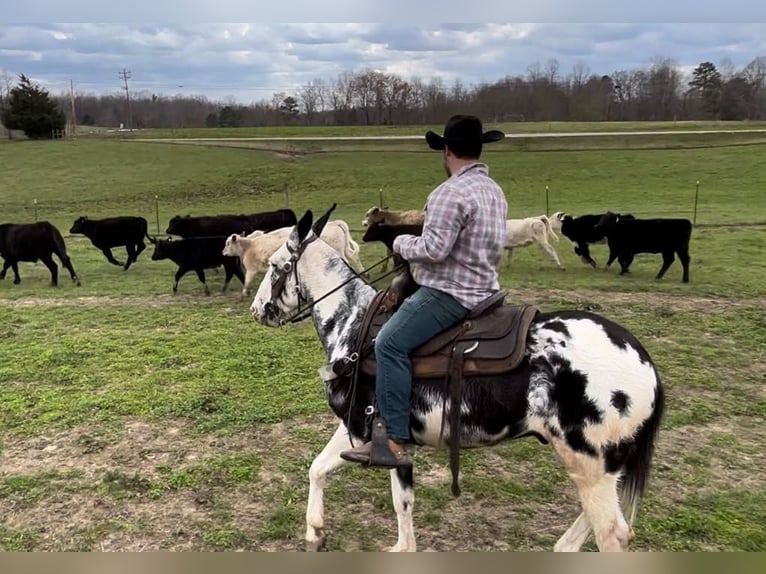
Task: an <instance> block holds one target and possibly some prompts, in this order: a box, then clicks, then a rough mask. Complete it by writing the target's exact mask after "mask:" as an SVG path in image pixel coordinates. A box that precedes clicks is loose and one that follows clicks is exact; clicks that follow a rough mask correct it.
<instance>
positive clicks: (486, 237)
mask: <svg viewBox="0 0 766 574" xmlns="http://www.w3.org/2000/svg"><path fill="white" fill-rule="evenodd" d="M425 209H426V218H425V224H424V225H423V234H422V235H421V236H420V237H417V236H415V235H400V236H399V237H397V238H396V239H395V240H394V245H393V247H394V251H395V252H396V253H399V254H401V255H402V257H404V259H406V260H407V261H411V262H413V263H417V264H418V265H417V267H416V270H415V279H416V280H417V282H418V283H419V284H420V285H424V286H426V287H431V288H433V289H438V290H439V291H444V292H445V293H449V294H450V295H452V296H453V297H454V298H455V299H457V300H458V302H459V303H460V304H461V305H463V307H466V308H467V309H472V308H473V307H475V306H476V305H477V304H478V303H479V302H481V301H482V300H484V299H485V298H487V297H489V296H490V295H492V294H493V293H495V292H497V291H498V290H499V289H500V284H499V283H498V280H497V265H498V263H499V262H500V257H501V255H502V252H503V247H504V246H505V242H506V233H507V232H506V229H505V219H506V217H507V215H508V204H507V202H506V200H505V194H504V193H503V190H502V189H501V188H500V186H499V185H498V184H497V183H495V182H494V181H493V180H492V179H491V178H490V177H489V170H488V168H487V166H486V165H485V164H483V163H472V164H469V165H466V166H465V167H463V168H462V169H460V170H459V171H457V172H455V173H454V174H453V175H452V177H450V178H449V179H448V180H447V181H445V182H444V183H442V184H441V185H439V187H437V188H436V189H434V190H433V191H432V192H431V194H430V195H429V196H428V200H427V201H426V207H425Z"/></svg>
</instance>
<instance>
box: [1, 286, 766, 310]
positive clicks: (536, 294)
mask: <svg viewBox="0 0 766 574" xmlns="http://www.w3.org/2000/svg"><path fill="white" fill-rule="evenodd" d="M217 299H224V300H226V301H239V296H238V295H236V294H234V293H233V292H232V293H230V294H217V295H211V296H209V297H201V296H193V295H154V296H151V297H147V296H128V297H113V296H107V295H98V296H90V297H20V298H18V299H2V298H0V306H3V307H18V308H25V307H101V306H120V305H126V306H132V307H163V306H165V305H171V304H174V303H181V304H189V303H197V304H199V303H206V302H209V301H215V300H217ZM509 299H510V300H511V301H523V302H525V303H534V304H540V303H544V302H546V301H550V300H555V299H560V300H561V301H568V302H574V303H576V304H578V305H580V306H585V307H587V306H588V305H592V304H594V303H595V304H596V305H600V304H606V305H613V304H634V305H635V304H639V305H649V306H652V307H664V308H667V309H670V310H673V311H681V312H690V311H703V312H711V311H715V312H724V311H730V310H732V309H733V308H745V307H764V308H766V297H751V298H727V297H700V296H693V295H679V294H673V293H660V292H627V291H626V292H623V291H597V290H583V289H578V290H572V291H566V290H563V289H511V295H510V298H509Z"/></svg>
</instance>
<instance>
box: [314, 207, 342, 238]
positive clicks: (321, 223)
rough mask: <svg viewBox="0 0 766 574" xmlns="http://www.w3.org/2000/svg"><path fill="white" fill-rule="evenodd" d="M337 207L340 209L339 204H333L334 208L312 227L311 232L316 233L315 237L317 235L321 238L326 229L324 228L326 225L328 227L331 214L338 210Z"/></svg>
mask: <svg viewBox="0 0 766 574" xmlns="http://www.w3.org/2000/svg"><path fill="white" fill-rule="evenodd" d="M336 207H338V204H337V203H333V204H332V207H331V208H330V209H328V210H327V211H326V212H325V213H324V215H322V217H320V218H319V219H317V220H316V221H315V222H314V225H312V226H311V230H312V231H313V232H314V235H316V236H317V237H319V236H320V235H322V230H323V229H324V226H325V225H327V222H328V221H329V219H330V214H331V213H332V212H333V211H335V208H336Z"/></svg>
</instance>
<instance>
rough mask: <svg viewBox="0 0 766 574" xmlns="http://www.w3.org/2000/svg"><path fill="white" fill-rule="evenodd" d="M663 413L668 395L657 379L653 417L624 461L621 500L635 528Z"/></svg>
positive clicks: (643, 427)
mask: <svg viewBox="0 0 766 574" xmlns="http://www.w3.org/2000/svg"><path fill="white" fill-rule="evenodd" d="M664 410H665V391H664V390H663V388H662V382H661V381H660V379H659V376H658V377H657V386H656V387H655V394H654V405H653V408H652V414H651V416H650V417H649V418H648V419H646V421H644V424H643V425H642V426H641V428H640V429H639V431H638V433H637V434H636V437H635V442H634V444H633V448H632V449H631V451H630V453H629V454H628V456H627V458H626V459H625V465H624V471H623V476H622V482H621V486H620V498H621V502H622V511H623V514H624V515H625V519H626V520H627V521H628V524H633V520H634V519H635V517H636V510H637V509H638V503H639V501H640V500H641V496H642V495H643V494H644V490H646V485H647V482H648V480H649V469H650V467H651V465H652V457H653V456H654V447H655V445H656V444H657V434H658V432H659V430H660V423H661V422H662V414H663V412H664Z"/></svg>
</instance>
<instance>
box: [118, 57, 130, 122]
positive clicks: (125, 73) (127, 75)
mask: <svg viewBox="0 0 766 574" xmlns="http://www.w3.org/2000/svg"><path fill="white" fill-rule="evenodd" d="M118 76H119V78H120V79H121V80H122V81H123V82H125V87H124V88H123V89H124V90H125V99H126V100H127V102H128V130H129V131H130V130H132V129H133V112H132V111H131V109H130V89H129V88H128V80H129V79H130V70H126V69H125V68H123V69H122V71H121V72H120V73H119V74H118Z"/></svg>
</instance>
